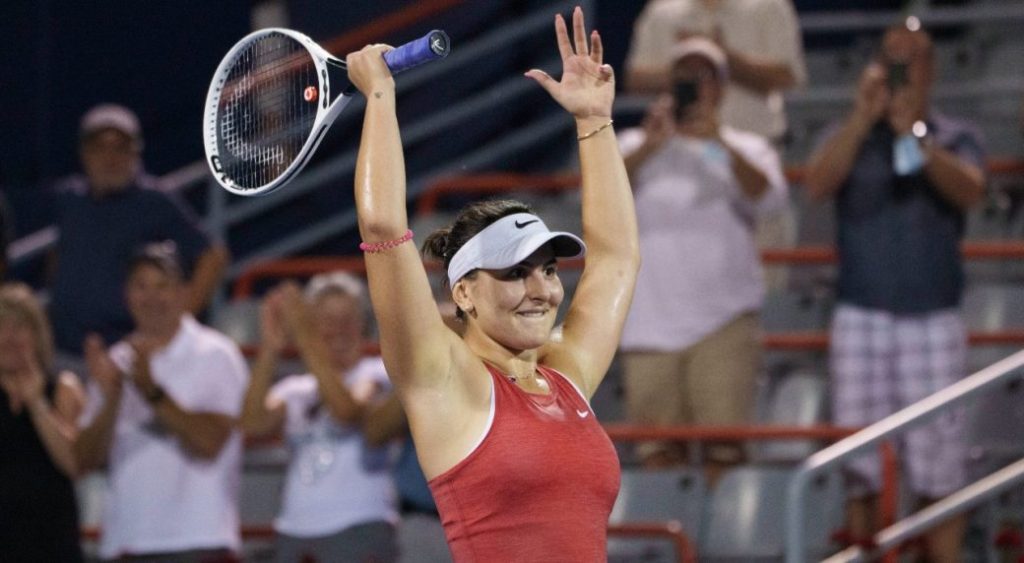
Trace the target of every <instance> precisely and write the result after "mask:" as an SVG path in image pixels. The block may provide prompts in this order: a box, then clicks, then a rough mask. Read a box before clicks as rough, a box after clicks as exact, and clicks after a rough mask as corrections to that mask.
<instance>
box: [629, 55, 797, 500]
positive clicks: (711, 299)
mask: <svg viewBox="0 0 1024 563" xmlns="http://www.w3.org/2000/svg"><path fill="white" fill-rule="evenodd" d="M671 55H672V59H671V60H672V67H671V78H672V80H671V86H669V87H668V88H665V90H664V92H663V94H662V96H661V97H660V98H659V99H658V100H657V101H656V102H655V103H654V104H652V106H651V108H650V109H649V110H648V114H647V116H646V118H645V120H644V124H643V127H641V128H636V129H629V130H626V131H624V132H623V133H622V135H621V137H620V140H619V142H620V146H621V148H622V152H623V154H624V155H625V161H626V168H627V170H628V171H629V174H630V179H631V180H632V185H633V188H634V192H635V197H636V209H637V219H638V221H639V227H640V252H641V255H642V256H643V260H642V266H641V268H640V274H639V278H638V279H637V290H636V294H635V296H634V298H633V306H632V309H631V311H630V315H629V318H628V319H627V321H626V326H625V328H624V331H623V337H622V343H621V348H622V350H623V351H624V352H625V354H624V356H623V357H624V362H625V371H626V374H625V377H626V394H627V410H628V414H629V416H630V418H631V419H633V420H634V421H635V422H640V423H648V424H704V425H727V424H743V423H747V422H749V421H750V420H751V416H752V414H753V401H754V394H755V381H756V375H757V372H758V368H759V365H760V355H761V345H760V329H759V324H760V323H759V321H758V314H757V312H758V311H759V310H760V308H761V302H762V299H763V297H764V281H763V272H762V269H761V263H760V259H759V256H758V252H757V248H756V246H755V244H754V226H755V224H756V221H757V220H758V218H759V217H762V216H764V215H765V214H767V213H771V212H773V211H777V210H779V209H781V208H782V207H783V205H784V204H785V202H786V199H787V186H786V182H785V179H784V177H783V174H782V167H781V164H780V162H779V157H778V154H777V153H776V151H775V149H774V148H773V147H772V144H771V143H770V142H769V141H768V140H767V139H765V138H764V137H762V136H760V135H756V134H754V133H749V132H743V131H738V130H736V129H733V128H731V127H728V126H723V125H721V122H720V107H721V103H722V99H723V93H724V89H725V84H726V83H727V81H728V73H729V71H728V66H727V64H726V55H725V53H723V52H722V50H721V49H720V48H719V47H718V46H717V45H716V44H715V43H714V42H712V41H709V40H707V39H704V38H692V39H687V40H685V41H682V42H680V43H679V44H678V45H676V46H675V47H674V49H673V51H672V53H671ZM638 453H639V455H640V456H641V457H642V458H643V460H644V462H645V463H646V464H647V465H649V466H665V465H672V464H676V463H681V462H683V461H684V460H685V455H684V452H683V450H681V449H679V448H673V447H671V446H670V445H668V444H643V445H642V446H641V447H640V448H639V449H638ZM705 461H706V462H707V463H706V470H707V474H708V478H709V480H710V481H711V482H713V481H715V479H716V478H717V477H718V476H719V474H720V473H721V471H722V470H723V469H724V468H726V467H728V466H730V465H733V464H735V463H738V462H740V461H742V449H741V448H740V447H737V446H736V445H735V444H714V445H711V446H710V447H709V448H708V450H707V452H706V459H705Z"/></svg>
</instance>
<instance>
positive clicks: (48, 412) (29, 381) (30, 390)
mask: <svg viewBox="0 0 1024 563" xmlns="http://www.w3.org/2000/svg"><path fill="white" fill-rule="evenodd" d="M21 352H22V354H23V355H24V362H25V365H26V366H27V367H26V369H23V370H21V371H19V372H17V373H10V374H4V375H3V376H0V386H2V387H3V389H4V390H5V391H6V392H7V396H8V399H9V401H10V402H11V403H17V404H18V406H17V407H16V408H15V407H12V409H11V410H13V411H15V412H17V411H19V410H21V409H25V410H26V411H27V412H28V414H29V419H30V420H31V421H32V426H33V428H35V431H36V434H37V435H38V437H39V441H40V442H41V443H42V444H43V448H44V449H45V450H46V454H47V455H48V456H49V457H50V461H52V462H53V464H54V465H55V466H56V467H57V469H59V470H60V471H61V472H62V473H64V474H65V475H67V476H68V477H70V478H72V479H73V478H75V477H77V475H78V462H77V460H76V458H75V453H74V448H73V444H74V439H75V419H76V418H77V417H78V415H79V414H80V413H81V410H82V404H83V397H82V392H81V387H80V386H79V385H78V383H77V380H76V378H75V376H74V375H73V374H70V373H62V374H61V376H60V378H59V379H58V380H57V386H56V388H55V391H54V396H53V400H52V402H51V401H50V400H49V399H47V397H46V378H45V376H44V375H43V370H42V369H41V368H40V366H39V363H38V362H37V361H36V357H35V351H34V350H33V349H32V348H30V347H26V348H24V349H23V350H22V351H21Z"/></svg>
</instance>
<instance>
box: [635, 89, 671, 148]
mask: <svg viewBox="0 0 1024 563" xmlns="http://www.w3.org/2000/svg"><path fill="white" fill-rule="evenodd" d="M674 107H675V101H674V100H673V99H672V96H669V95H663V96H659V97H658V99H657V100H655V101H654V103H652V104H651V105H650V106H649V107H648V108H647V113H646V115H644V122H643V127H644V143H646V144H647V145H649V146H650V147H651V148H652V149H658V148H660V147H661V146H662V145H664V144H665V143H666V142H667V141H668V140H669V139H671V138H672V136H673V135H675V134H676V120H675V116H674V115H673V114H672V109H673V108H674Z"/></svg>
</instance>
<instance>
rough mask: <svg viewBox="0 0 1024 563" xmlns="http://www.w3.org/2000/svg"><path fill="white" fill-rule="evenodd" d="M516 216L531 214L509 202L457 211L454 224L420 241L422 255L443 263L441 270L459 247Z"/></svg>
mask: <svg viewBox="0 0 1024 563" xmlns="http://www.w3.org/2000/svg"><path fill="white" fill-rule="evenodd" d="M516 213H533V209H531V208H530V206H529V205H526V204H525V203H522V202H520V201H515V200H513V199H492V200H485V201H478V202H475V203H471V204H469V205H467V206H466V207H463V208H462V211H459V214H458V215H457V216H456V217H455V221H453V222H452V224H451V225H448V226H447V227H443V228H440V229H438V230H436V231H434V232H432V233H430V235H428V236H427V240H425V241H423V248H422V251H423V255H424V256H426V257H428V258H434V259H437V260H440V261H441V262H443V263H444V267H445V269H447V268H448V265H449V264H451V261H452V257H453V256H455V253H456V252H458V251H459V249H460V248H462V245H464V244H466V242H467V241H468V240H469V239H471V238H473V237H474V236H475V235H476V234H477V233H479V232H480V231H482V230H484V229H486V228H487V227H488V226H489V225H491V224H492V223H494V222H495V221H497V220H498V219H501V218H502V217H508V216H509V215H515V214H516Z"/></svg>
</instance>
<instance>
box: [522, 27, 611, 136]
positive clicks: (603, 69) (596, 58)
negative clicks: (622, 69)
mask: <svg viewBox="0 0 1024 563" xmlns="http://www.w3.org/2000/svg"><path fill="white" fill-rule="evenodd" d="M572 24H573V25H572V27H573V40H572V41H570V40H569V30H568V29H567V28H566V25H565V19H564V18H562V15H561V14H558V15H556V16H555V36H556V38H557V40H558V53H559V54H560V55H561V57H562V79H561V81H556V80H555V79H554V78H551V76H550V75H548V73H546V72H544V71H543V70H539V69H533V70H530V71H529V72H527V73H526V76H528V77H530V78H532V79H534V80H536V81H537V83H538V84H540V85H541V86H542V87H543V88H544V89H545V90H546V91H547V92H548V93H549V94H551V97H552V98H554V99H555V101H556V102H558V103H559V104H560V105H561V106H562V107H563V108H565V110H566V111H568V112H569V113H571V114H572V115H573V116H574V117H576V118H577V119H582V118H587V117H608V118H610V117H611V114H612V101H613V100H614V99H615V74H614V72H612V67H611V66H610V65H607V64H604V63H603V61H604V47H603V45H602V44H601V36H600V35H599V34H598V33H597V31H596V30H595V31H593V32H592V33H591V34H590V41H589V45H588V42H587V32H586V28H585V27H584V25H583V10H582V9H580V8H579V7H577V8H576V10H575V11H573V14H572Z"/></svg>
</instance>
